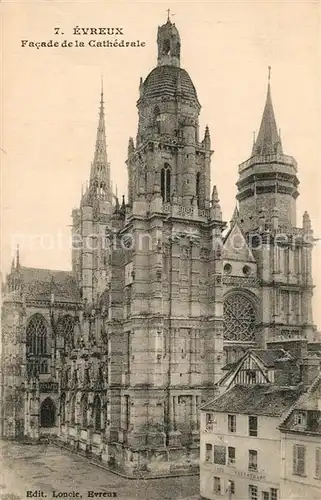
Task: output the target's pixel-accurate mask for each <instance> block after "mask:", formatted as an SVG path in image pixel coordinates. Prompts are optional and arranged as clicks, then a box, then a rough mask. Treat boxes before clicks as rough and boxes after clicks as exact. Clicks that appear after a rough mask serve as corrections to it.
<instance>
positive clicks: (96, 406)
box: [93, 396, 101, 432]
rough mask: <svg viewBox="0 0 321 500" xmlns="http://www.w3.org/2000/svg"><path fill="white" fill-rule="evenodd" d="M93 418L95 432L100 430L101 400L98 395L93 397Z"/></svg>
mask: <svg viewBox="0 0 321 500" xmlns="http://www.w3.org/2000/svg"><path fill="white" fill-rule="evenodd" d="M93 420H94V430H95V431H96V432H99V431H100V430H101V401H100V397H99V396H95V397H94V402H93Z"/></svg>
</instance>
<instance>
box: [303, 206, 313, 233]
mask: <svg viewBox="0 0 321 500" xmlns="http://www.w3.org/2000/svg"><path fill="white" fill-rule="evenodd" d="M302 226H303V230H304V232H305V233H309V232H310V231H311V229H312V226H311V219H310V216H309V214H308V212H307V211H305V212H304V214H303V218H302Z"/></svg>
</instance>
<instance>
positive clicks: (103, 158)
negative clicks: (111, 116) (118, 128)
mask: <svg viewBox="0 0 321 500" xmlns="http://www.w3.org/2000/svg"><path fill="white" fill-rule="evenodd" d="M89 193H90V195H91V197H95V196H96V195H99V196H102V197H103V198H104V199H105V200H106V201H109V202H110V203H111V201H112V199H111V188H110V164H109V163H108V158H107V144H106V130H105V110H104V92H103V84H102V86H101V93H100V107H99V119H98V127H97V136H96V144H95V153H94V160H93V162H92V164H91V170H90V181H89ZM89 193H85V196H86V194H87V195H88V194H89Z"/></svg>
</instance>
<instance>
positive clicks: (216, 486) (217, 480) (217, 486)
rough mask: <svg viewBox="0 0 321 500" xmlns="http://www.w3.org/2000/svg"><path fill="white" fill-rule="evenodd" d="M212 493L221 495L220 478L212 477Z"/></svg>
mask: <svg viewBox="0 0 321 500" xmlns="http://www.w3.org/2000/svg"><path fill="white" fill-rule="evenodd" d="M214 493H216V494H221V478H219V477H214Z"/></svg>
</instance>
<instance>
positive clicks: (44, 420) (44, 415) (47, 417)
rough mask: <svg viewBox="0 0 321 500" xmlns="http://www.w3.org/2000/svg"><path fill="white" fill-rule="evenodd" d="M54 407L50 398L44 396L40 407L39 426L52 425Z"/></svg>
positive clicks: (54, 414)
mask: <svg viewBox="0 0 321 500" xmlns="http://www.w3.org/2000/svg"><path fill="white" fill-rule="evenodd" d="M55 420H56V407H55V404H54V402H53V401H52V399H51V398H46V399H45V400H44V401H43V402H42V404H41V407H40V427H54V425H55Z"/></svg>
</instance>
